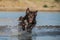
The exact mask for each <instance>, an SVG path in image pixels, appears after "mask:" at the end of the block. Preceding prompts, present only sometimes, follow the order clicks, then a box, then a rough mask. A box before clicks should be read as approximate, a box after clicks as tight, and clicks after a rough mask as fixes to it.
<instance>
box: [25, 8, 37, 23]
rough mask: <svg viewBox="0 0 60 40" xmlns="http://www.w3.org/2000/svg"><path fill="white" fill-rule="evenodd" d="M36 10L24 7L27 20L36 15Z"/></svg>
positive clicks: (32, 18) (31, 19)
mask: <svg viewBox="0 0 60 40" xmlns="http://www.w3.org/2000/svg"><path fill="white" fill-rule="evenodd" d="M37 12H38V11H37V10H36V11H31V10H30V9H29V8H27V9H26V15H27V17H28V21H29V22H30V23H31V22H32V21H33V20H34V18H35V17H36V15H37Z"/></svg>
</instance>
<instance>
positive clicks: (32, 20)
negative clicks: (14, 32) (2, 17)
mask: <svg viewBox="0 0 60 40" xmlns="http://www.w3.org/2000/svg"><path fill="white" fill-rule="evenodd" d="M36 16H37V10H36V11H30V9H29V8H27V9H26V15H25V16H24V17H22V16H21V17H20V18H19V21H21V22H20V23H19V24H21V26H22V29H23V30H27V31H31V30H32V28H33V27H34V26H35V25H36Z"/></svg>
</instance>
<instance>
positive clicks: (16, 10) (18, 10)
mask: <svg viewBox="0 0 60 40" xmlns="http://www.w3.org/2000/svg"><path fill="white" fill-rule="evenodd" d="M25 11H26V10H23V9H21V10H20V9H14V10H5V9H4V10H0V12H25ZM38 12H60V10H38Z"/></svg>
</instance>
